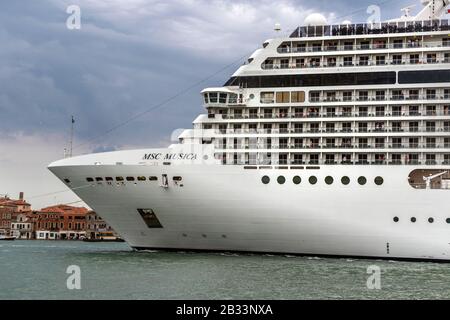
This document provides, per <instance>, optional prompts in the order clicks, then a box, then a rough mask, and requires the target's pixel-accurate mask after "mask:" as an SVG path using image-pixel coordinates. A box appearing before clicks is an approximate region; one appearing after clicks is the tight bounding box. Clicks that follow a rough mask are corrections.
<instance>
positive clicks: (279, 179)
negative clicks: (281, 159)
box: [277, 176, 286, 184]
mask: <svg viewBox="0 0 450 320" xmlns="http://www.w3.org/2000/svg"><path fill="white" fill-rule="evenodd" d="M277 181H278V183H279V184H285V183H286V178H285V177H283V176H279V177H278V179H277Z"/></svg>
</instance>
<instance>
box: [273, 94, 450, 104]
mask: <svg viewBox="0 0 450 320" xmlns="http://www.w3.org/2000/svg"><path fill="white" fill-rule="evenodd" d="M448 99H450V94H443V95H437V94H426V95H409V96H405V95H375V96H370V97H369V96H359V97H354V96H330V97H325V96H322V97H320V96H319V97H317V96H310V98H309V101H310V102H352V101H357V102H364V101H404V100H448ZM272 101H273V100H272ZM272 103H273V102H272Z"/></svg>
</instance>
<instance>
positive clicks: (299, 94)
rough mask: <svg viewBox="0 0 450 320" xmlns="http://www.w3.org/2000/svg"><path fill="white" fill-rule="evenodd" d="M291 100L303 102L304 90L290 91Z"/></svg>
mask: <svg viewBox="0 0 450 320" xmlns="http://www.w3.org/2000/svg"><path fill="white" fill-rule="evenodd" d="M291 102H293V103H296V102H305V92H304V91H293V92H291Z"/></svg>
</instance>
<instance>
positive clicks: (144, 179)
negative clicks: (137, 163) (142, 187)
mask: <svg viewBox="0 0 450 320" xmlns="http://www.w3.org/2000/svg"><path fill="white" fill-rule="evenodd" d="M137 179H138V181H147V178H146V177H144V176H142V177H138V178H137Z"/></svg>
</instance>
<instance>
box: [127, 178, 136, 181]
mask: <svg viewBox="0 0 450 320" xmlns="http://www.w3.org/2000/svg"><path fill="white" fill-rule="evenodd" d="M134 180H135V178H134V177H127V181H134Z"/></svg>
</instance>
